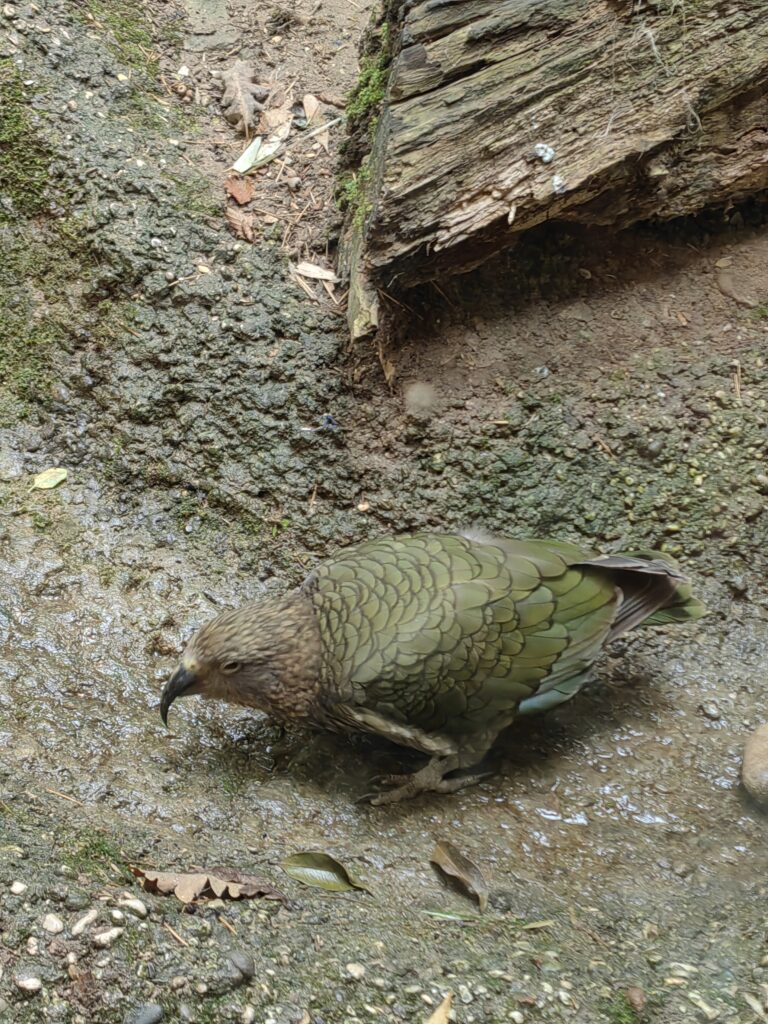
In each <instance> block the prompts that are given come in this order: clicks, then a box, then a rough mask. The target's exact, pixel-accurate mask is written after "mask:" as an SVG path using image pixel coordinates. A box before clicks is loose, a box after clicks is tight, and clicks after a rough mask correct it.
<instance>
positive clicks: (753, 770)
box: [741, 724, 768, 804]
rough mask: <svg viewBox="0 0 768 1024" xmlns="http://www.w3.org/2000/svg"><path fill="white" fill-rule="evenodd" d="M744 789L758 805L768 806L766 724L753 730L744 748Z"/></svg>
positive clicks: (767, 737) (767, 725) (742, 773)
mask: <svg viewBox="0 0 768 1024" xmlns="http://www.w3.org/2000/svg"><path fill="white" fill-rule="evenodd" d="M741 779H742V782H743V783H744V788H745V789H746V791H747V792H748V793H749V795H750V796H751V797H752V799H753V800H756V801H757V803H759V804H768V724H766V725H761V726H760V728H759V729H755V731H754V732H753V733H752V735H751V736H750V737H749V739H748V740H747V742H746V745H745V747H744V763H743V764H742V768H741Z"/></svg>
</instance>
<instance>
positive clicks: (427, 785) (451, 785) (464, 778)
mask: <svg viewBox="0 0 768 1024" xmlns="http://www.w3.org/2000/svg"><path fill="white" fill-rule="evenodd" d="M456 767H458V766H457V764H456V763H455V758H433V759H432V760H431V761H430V762H429V764H427V765H425V766H424V767H423V768H422V769H421V770H420V771H418V772H414V773H413V774H412V775H384V776H382V777H381V779H380V781H381V782H382V783H383V784H384V785H387V786H393V787H394V788H393V789H390V790H388V791H387V792H385V793H370V794H368V795H367V796H365V797H363V798H362V800H363V801H365V802H366V803H370V804H373V806H374V807H379V806H381V805H382V804H394V803H399V802H400V801H401V800H410V798H411V797H414V796H418V795H419V793H455V792H457V790H459V789H464V788H465V787H466V786H473V785H475V783H477V782H479V781H480V780H481V779H484V778H485V777H486V776H487V775H489V774H490V773H489V772H475V773H473V774H471V775H461V776H459V777H458V778H452V779H446V778H444V776H445V774H446V773H447V772H450V771H453V770H454V768H456Z"/></svg>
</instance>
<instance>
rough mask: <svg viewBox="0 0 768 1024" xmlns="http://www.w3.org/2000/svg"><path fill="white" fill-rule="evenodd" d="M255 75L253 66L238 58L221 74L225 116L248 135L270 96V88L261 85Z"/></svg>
mask: <svg viewBox="0 0 768 1024" xmlns="http://www.w3.org/2000/svg"><path fill="white" fill-rule="evenodd" d="M255 77H256V76H255V74H254V71H253V68H252V67H251V65H250V64H249V63H248V62H247V61H244V60H236V61H235V63H234V64H233V65H232V67H231V68H228V69H227V70H226V71H225V72H224V73H223V75H222V76H221V80H222V82H223V83H224V92H223V94H222V97H221V109H222V112H223V114H224V117H225V118H226V119H227V121H229V123H230V124H231V125H233V126H234V127H235V128H236V129H237V130H238V131H240V132H242V133H243V135H246V136H248V135H251V134H252V131H253V129H254V128H255V126H256V120H257V115H258V114H260V113H261V111H262V110H263V109H264V101H265V100H266V99H267V97H268V96H269V90H268V89H267V88H265V87H264V86H263V85H259V83H258V82H256V81H255Z"/></svg>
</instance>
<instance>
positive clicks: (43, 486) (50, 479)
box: [32, 466, 67, 491]
mask: <svg viewBox="0 0 768 1024" xmlns="http://www.w3.org/2000/svg"><path fill="white" fill-rule="evenodd" d="M66 479H67V471H66V469H63V468H62V467H61V466H57V467H55V468H54V469H44V470H43V472H42V473H38V474H37V476H36V477H35V479H34V480H33V481H32V490H33V491H50V490H51V488H52V487H58V486H59V484H63V483H64V481H65V480H66Z"/></svg>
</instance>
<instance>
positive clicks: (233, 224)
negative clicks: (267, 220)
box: [224, 206, 256, 242]
mask: <svg viewBox="0 0 768 1024" xmlns="http://www.w3.org/2000/svg"><path fill="white" fill-rule="evenodd" d="M224 216H225V217H226V218H227V224H229V226H230V228H231V229H232V233H233V235H235V236H236V237H237V238H243V239H245V241H246V242H253V241H254V239H255V237H256V236H255V234H254V225H255V223H256V218H255V216H254V215H253V214H252V213H246V212H245V211H244V210H238V209H237V207H236V206H228V207H227V209H226V210H225V211H224Z"/></svg>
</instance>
